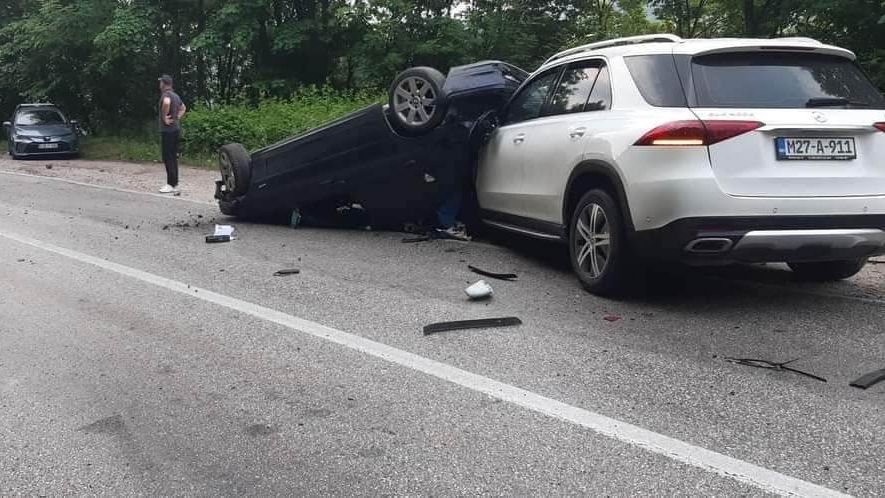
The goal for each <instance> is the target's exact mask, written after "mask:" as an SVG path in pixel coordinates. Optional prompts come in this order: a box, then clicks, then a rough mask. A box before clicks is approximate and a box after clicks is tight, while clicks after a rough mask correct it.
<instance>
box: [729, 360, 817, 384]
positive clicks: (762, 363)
mask: <svg viewBox="0 0 885 498" xmlns="http://www.w3.org/2000/svg"><path fill="white" fill-rule="evenodd" d="M798 359H799V358H796V359H795V360H790V361H785V362H783V363H775V362H773V361H768V360H755V359H752V358H725V361H728V362H731V363H734V364H736V365H744V366H746V367H756V368H765V369H768V370H778V371H784V370H786V371H787V372H793V373H797V374H799V375H804V376H806V377H810V378H812V379H814V380H819V381H821V382H826V381H827V379H825V378H823V377H818V376H817V375H814V374H810V373H808V372H803V371H802V370H796V369H795V368H790V367H788V366H787V365H789V364H790V363H793V362H794V361H797V360H798Z"/></svg>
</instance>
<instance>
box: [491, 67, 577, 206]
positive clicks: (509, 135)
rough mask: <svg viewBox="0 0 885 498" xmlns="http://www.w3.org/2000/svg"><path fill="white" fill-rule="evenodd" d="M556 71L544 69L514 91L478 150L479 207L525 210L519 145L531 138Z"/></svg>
mask: <svg viewBox="0 0 885 498" xmlns="http://www.w3.org/2000/svg"><path fill="white" fill-rule="evenodd" d="M560 70H561V68H559V67H557V68H554V69H551V70H549V71H545V72H543V73H541V74H539V75H538V76H536V77H535V78H533V79H532V80H530V81H529V82H527V83H526V84H524V85H523V86H522V88H521V89H520V90H518V91H517V93H516V95H515V96H514V97H513V98H512V99H511V101H510V103H509V104H508V106H507V108H506V109H505V110H504V112H503V113H502V116H501V126H499V127H498V128H497V129H496V130H495V131H493V132H492V135H491V137H490V138H489V141H488V143H487V144H486V145H485V146H484V147H483V148H482V150H481V151H480V156H479V165H478V170H477V178H476V191H477V197H478V200H479V205H480V207H481V208H482V209H483V210H485V211H494V212H498V213H505V214H521V213H524V212H525V209H523V208H522V207H521V205H520V203H521V198H522V196H523V192H522V190H523V188H524V185H525V182H524V181H523V175H524V157H525V156H524V153H523V148H524V145H525V144H526V143H527V142H530V141H532V140H533V137H531V136H530V133H531V128H532V123H533V122H534V121H535V120H536V119H538V118H539V117H540V116H541V114H542V112H543V110H544V106H545V105H546V102H547V97H548V96H549V94H550V91H551V89H552V88H553V86H554V84H555V82H556V79H557V78H558V76H559V72H560Z"/></svg>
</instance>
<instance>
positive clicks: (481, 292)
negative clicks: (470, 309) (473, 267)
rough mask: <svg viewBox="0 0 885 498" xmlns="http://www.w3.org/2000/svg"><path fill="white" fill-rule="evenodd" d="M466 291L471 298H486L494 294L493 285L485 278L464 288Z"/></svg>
mask: <svg viewBox="0 0 885 498" xmlns="http://www.w3.org/2000/svg"><path fill="white" fill-rule="evenodd" d="M464 293H465V294H467V297H469V298H470V299H485V298H487V297H491V296H492V293H493V291H492V286H491V285H489V284H488V282H486V281H485V280H480V281H479V282H476V283H475V284H473V285H471V286H470V287H468V288H466V289H464Z"/></svg>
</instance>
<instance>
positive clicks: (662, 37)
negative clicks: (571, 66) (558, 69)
mask: <svg viewBox="0 0 885 498" xmlns="http://www.w3.org/2000/svg"><path fill="white" fill-rule="evenodd" d="M681 41H682V38H679V37H678V36H676V35H668V34H657V35H640V36H628V37H626V38H614V39H612V40H605V41H601V42H596V43H589V44H587V45H581V46H580V47H575V48H570V49H568V50H563V51H562V52H559V53H558V54H556V55H554V56H553V57H551V58H549V59H547V60H546V61H544V64H543V65H544V66H546V65H547V64H549V63H551V62H553V61H555V60H558V59H562V58H563V57H568V56H569V55H574V54H579V53H581V52H589V51H591V50H599V49H603V48H609V47H619V46H621V45H632V44H634V43H655V42H666V43H678V42H681Z"/></svg>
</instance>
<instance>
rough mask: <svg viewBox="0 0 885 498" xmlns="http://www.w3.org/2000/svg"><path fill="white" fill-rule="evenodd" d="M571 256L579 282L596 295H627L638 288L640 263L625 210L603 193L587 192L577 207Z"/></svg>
mask: <svg viewBox="0 0 885 498" xmlns="http://www.w3.org/2000/svg"><path fill="white" fill-rule="evenodd" d="M569 253H570V255H571V262H572V268H573V269H574V271H575V274H576V275H577V276H578V280H580V282H581V284H582V285H583V286H584V288H585V289H587V290H588V291H589V292H591V293H593V294H599V295H618V294H623V293H624V292H626V291H628V290H630V289H631V288H632V287H633V286H634V284H635V275H636V274H637V272H636V270H638V269H639V262H638V261H637V260H636V259H634V258H632V257H631V256H630V251H629V247H628V244H627V238H626V230H625V227H624V221H623V216H622V214H621V210H620V209H619V208H618V205H617V203H616V202H615V201H614V199H612V197H611V195H609V194H608V193H607V192H605V191H603V190H591V191H590V192H587V193H586V194H585V195H584V197H582V198H581V200H580V201H579V202H578V205H577V206H576V207H575V211H574V214H573V215H572V219H571V224H570V227H569ZM631 265H632V266H631Z"/></svg>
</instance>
